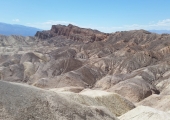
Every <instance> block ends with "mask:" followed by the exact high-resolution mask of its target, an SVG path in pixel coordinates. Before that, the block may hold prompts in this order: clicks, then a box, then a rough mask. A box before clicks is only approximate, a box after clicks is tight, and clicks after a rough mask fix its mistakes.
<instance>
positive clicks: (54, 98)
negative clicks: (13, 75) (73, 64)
mask: <svg viewBox="0 0 170 120" xmlns="http://www.w3.org/2000/svg"><path fill="white" fill-rule="evenodd" d="M0 96H1V99H0V120H101V119H103V120H118V119H117V118H116V117H115V116H114V115H113V114H112V113H111V112H110V111H109V110H107V109H106V108H104V107H100V106H86V105H82V104H79V103H76V102H75V101H74V100H71V99H67V97H63V95H62V94H61V93H55V92H52V91H48V90H43V89H39V88H36V87H32V86H29V85H23V84H19V83H9V82H3V81H0Z"/></svg>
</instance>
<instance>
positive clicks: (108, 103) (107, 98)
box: [52, 89, 135, 116]
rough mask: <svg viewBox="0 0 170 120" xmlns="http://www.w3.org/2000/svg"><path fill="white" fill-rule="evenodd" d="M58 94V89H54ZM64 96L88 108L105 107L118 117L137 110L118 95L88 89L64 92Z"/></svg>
mask: <svg viewBox="0 0 170 120" xmlns="http://www.w3.org/2000/svg"><path fill="white" fill-rule="evenodd" d="M52 91H55V92H56V93H58V92H61V91H60V90H58V89H52ZM62 96H63V97H66V98H67V99H71V100H73V101H75V102H77V103H80V104H83V105H87V106H103V107H106V108H107V109H108V110H109V111H110V112H112V113H113V114H114V115H116V116H120V115H122V114H124V113H126V112H128V111H129V110H131V109H133V108H135V105H134V104H133V103H131V102H130V101H128V100H126V99H125V98H123V97H122V96H120V95H118V94H116V93H109V92H105V91H101V90H90V89H86V90H83V91H81V92H80V93H72V92H68V91H67V92H66V91H65V92H62Z"/></svg>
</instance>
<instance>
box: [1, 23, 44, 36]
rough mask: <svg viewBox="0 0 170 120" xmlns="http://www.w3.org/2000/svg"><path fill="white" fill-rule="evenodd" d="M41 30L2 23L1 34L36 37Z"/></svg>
mask: <svg viewBox="0 0 170 120" xmlns="http://www.w3.org/2000/svg"><path fill="white" fill-rule="evenodd" d="M39 30H41V29H38V28H33V27H28V26H23V25H17V24H14V25H12V24H6V23H1V22H0V34H2V35H22V36H34V35H35V33H36V32H37V31H39Z"/></svg>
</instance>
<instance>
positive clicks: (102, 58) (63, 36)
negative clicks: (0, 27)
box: [0, 25, 170, 116]
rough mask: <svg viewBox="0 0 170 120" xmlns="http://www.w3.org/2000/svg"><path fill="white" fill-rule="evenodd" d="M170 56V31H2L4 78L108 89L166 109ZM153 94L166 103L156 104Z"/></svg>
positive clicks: (74, 89) (0, 63)
mask: <svg viewBox="0 0 170 120" xmlns="http://www.w3.org/2000/svg"><path fill="white" fill-rule="evenodd" d="M169 61H170V35H169V34H161V35H160V34H155V33H151V32H148V31H145V30H132V31H119V32H115V33H109V34H106V33H102V32H100V31H97V30H92V29H86V28H80V27H77V26H74V25H68V26H63V25H53V26H52V28H51V30H49V31H42V32H37V34H36V35H35V37H22V36H15V35H12V36H3V35H0V80H2V81H8V82H18V83H22V84H27V85H31V86H36V87H39V88H42V89H53V90H57V89H58V91H60V92H61V91H62V92H63V91H65V92H66V91H72V92H74V93H70V94H81V92H80V91H83V90H84V89H93V90H102V91H107V92H111V93H112V94H115V93H117V94H119V95H121V96H122V97H125V99H128V100H129V101H131V102H133V103H134V104H138V102H139V104H140V105H148V106H151V107H154V108H156V109H160V110H165V111H169V109H166V105H164V104H162V103H166V102H167V100H166V99H168V96H169V94H170V86H169V83H170V82H169V78H170V62H169ZM79 92H80V93H79ZM63 94H66V93H64V92H63ZM88 94H90V92H88ZM94 94H97V93H94ZM155 94H156V95H155ZM64 96H66V95H64ZM82 96H84V95H82ZM89 97H90V96H89ZM67 98H68V97H67ZM90 98H91V97H90ZM70 99H71V97H70ZM93 99H94V98H93ZM102 99H104V98H102ZM147 99H148V100H147ZM152 99H153V101H154V102H155V103H157V104H158V103H159V100H158V99H160V101H161V103H159V104H158V106H157V105H155V104H154V102H153V105H152V104H151V103H149V102H150V101H152ZM104 101H105V100H104ZM144 101H145V102H144ZM79 104H80V103H79ZM95 104H97V105H98V104H99V103H97V102H96V103H95ZM120 104H121V103H120ZM90 105H91V104H90ZM122 106H123V105H122ZM161 106H162V107H161ZM167 106H168V105H167ZM4 110H5V109H4V108H3V111H4ZM120 111H121V110H120ZM127 111H128V110H127ZM112 113H114V112H112ZM123 113H124V112H120V113H115V114H116V115H121V114H123ZM9 116H10V115H9Z"/></svg>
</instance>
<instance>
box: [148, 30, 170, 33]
mask: <svg viewBox="0 0 170 120" xmlns="http://www.w3.org/2000/svg"><path fill="white" fill-rule="evenodd" d="M149 31H150V32H153V33H157V34H163V33H167V34H170V30H149Z"/></svg>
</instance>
